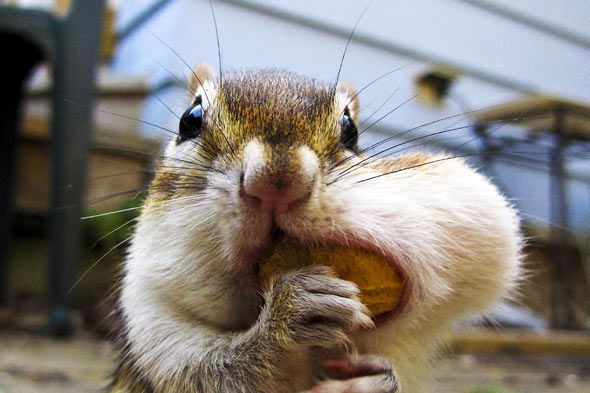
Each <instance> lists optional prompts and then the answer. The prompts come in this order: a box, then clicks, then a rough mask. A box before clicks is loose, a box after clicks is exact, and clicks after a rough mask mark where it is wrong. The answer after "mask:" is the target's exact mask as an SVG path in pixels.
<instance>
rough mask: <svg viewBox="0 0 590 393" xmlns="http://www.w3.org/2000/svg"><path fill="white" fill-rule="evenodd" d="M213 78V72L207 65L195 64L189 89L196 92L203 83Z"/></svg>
mask: <svg viewBox="0 0 590 393" xmlns="http://www.w3.org/2000/svg"><path fill="white" fill-rule="evenodd" d="M214 77H215V71H213V68H212V67H211V66H210V65H209V64H207V63H199V64H197V65H196V66H195V67H194V68H193V70H192V73H191V79H190V82H189V83H190V87H191V90H192V91H193V92H196V91H197V90H198V89H199V88H200V87H202V86H203V84H204V83H205V82H207V81H208V80H210V79H213V78H214Z"/></svg>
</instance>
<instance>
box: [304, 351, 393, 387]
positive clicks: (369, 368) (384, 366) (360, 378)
mask: <svg viewBox="0 0 590 393" xmlns="http://www.w3.org/2000/svg"><path fill="white" fill-rule="evenodd" d="M326 368H327V369H328V372H329V373H330V375H331V376H332V377H333V378H334V379H333V380H328V381H322V382H319V383H318V384H316V385H315V386H314V387H313V388H312V389H311V390H309V391H308V392H306V393H328V392H330V393H396V392H398V390H399V383H398V379H397V377H396V376H395V372H394V370H393V366H392V365H391V363H390V362H389V361H387V360H386V359H384V358H381V357H378V356H371V355H354V356H347V357H344V358H341V359H336V360H331V361H329V362H327V363H326Z"/></svg>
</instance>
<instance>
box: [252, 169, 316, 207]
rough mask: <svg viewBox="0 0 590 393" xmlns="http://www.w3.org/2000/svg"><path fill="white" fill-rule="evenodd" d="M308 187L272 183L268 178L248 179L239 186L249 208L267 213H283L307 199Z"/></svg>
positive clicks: (278, 182) (282, 182)
mask: <svg viewBox="0 0 590 393" xmlns="http://www.w3.org/2000/svg"><path fill="white" fill-rule="evenodd" d="M309 192H310V185H307V184H303V183H301V182H299V181H291V182H286V181H283V180H282V179H279V181H272V179H269V176H256V177H253V178H248V176H246V178H245V180H243V181H242V184H241V195H242V198H243V199H244V201H245V202H246V203H247V204H248V205H249V206H251V207H253V208H255V209H257V210H260V211H264V212H269V213H272V212H274V213H285V212H287V211H289V210H291V209H293V208H295V207H297V206H299V205H300V204H302V203H303V202H304V201H305V200H306V199H307V198H308V197H309Z"/></svg>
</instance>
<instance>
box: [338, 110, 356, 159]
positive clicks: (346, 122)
mask: <svg viewBox="0 0 590 393" xmlns="http://www.w3.org/2000/svg"><path fill="white" fill-rule="evenodd" d="M358 137H359V133H358V130H357V128H356V124H354V122H353V121H352V119H351V118H350V112H349V111H348V108H346V109H345V110H344V114H343V116H342V131H341V134H340V141H341V142H342V144H343V145H344V147H345V148H347V149H349V150H352V151H357V141H358Z"/></svg>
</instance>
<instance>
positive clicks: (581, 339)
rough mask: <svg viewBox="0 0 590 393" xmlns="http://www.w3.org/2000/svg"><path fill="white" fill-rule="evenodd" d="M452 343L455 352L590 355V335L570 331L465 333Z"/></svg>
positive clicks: (452, 339)
mask: <svg viewBox="0 0 590 393" xmlns="http://www.w3.org/2000/svg"><path fill="white" fill-rule="evenodd" d="M450 343H451V344H450V348H451V350H452V351H454V352H481V353H502V352H505V353H526V354H571V355H590V335H589V334H588V333H578V332H567V331H551V332H547V333H542V334H541V333H532V332H524V331H514V330H509V331H505V330H501V331H500V330H498V331H490V330H476V331H461V332H456V333H454V334H453V335H452V338H451V340H450Z"/></svg>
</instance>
